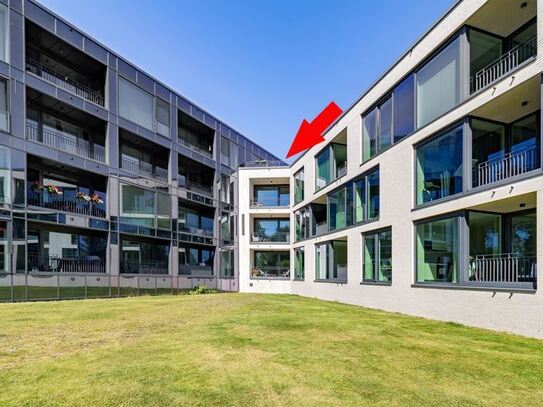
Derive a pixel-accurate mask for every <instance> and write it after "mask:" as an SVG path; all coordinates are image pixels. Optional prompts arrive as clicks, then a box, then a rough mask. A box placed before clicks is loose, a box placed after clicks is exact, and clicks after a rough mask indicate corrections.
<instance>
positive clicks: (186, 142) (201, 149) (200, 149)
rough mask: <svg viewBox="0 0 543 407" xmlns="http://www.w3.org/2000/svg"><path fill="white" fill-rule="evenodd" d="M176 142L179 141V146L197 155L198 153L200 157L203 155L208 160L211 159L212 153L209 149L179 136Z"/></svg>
mask: <svg viewBox="0 0 543 407" xmlns="http://www.w3.org/2000/svg"><path fill="white" fill-rule="evenodd" d="M177 140H178V141H179V144H182V145H184V146H185V147H187V148H189V149H191V150H193V151H196V152H197V153H200V154H202V155H205V156H206V157H208V158H211V159H213V152H212V151H209V149H206V148H205V146H204V145H196V144H193V143H191V142H190V141H189V140H187V139H184V138H183V137H181V136H180V137H179V138H178V139H177Z"/></svg>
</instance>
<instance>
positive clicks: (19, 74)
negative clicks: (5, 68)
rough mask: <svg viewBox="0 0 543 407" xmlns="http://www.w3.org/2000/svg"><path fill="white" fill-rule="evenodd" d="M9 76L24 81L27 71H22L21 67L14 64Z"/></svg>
mask: <svg viewBox="0 0 543 407" xmlns="http://www.w3.org/2000/svg"><path fill="white" fill-rule="evenodd" d="M9 76H11V79H15V80H16V81H19V82H24V80H25V79H24V78H25V73H24V72H23V71H21V70H20V69H18V68H15V67H14V66H12V67H11V68H10V70H9Z"/></svg>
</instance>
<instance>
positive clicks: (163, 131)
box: [156, 98, 170, 138]
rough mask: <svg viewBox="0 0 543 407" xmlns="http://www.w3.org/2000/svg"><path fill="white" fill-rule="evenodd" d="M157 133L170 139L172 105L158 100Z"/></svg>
mask: <svg viewBox="0 0 543 407" xmlns="http://www.w3.org/2000/svg"><path fill="white" fill-rule="evenodd" d="M156 124H157V127H156V130H157V133H158V134H160V135H162V136H164V137H168V138H170V105H169V104H168V103H167V102H165V101H163V100H162V99H159V98H157V99H156Z"/></svg>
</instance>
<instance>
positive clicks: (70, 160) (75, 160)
mask: <svg viewBox="0 0 543 407" xmlns="http://www.w3.org/2000/svg"><path fill="white" fill-rule="evenodd" d="M57 161H60V162H61V163H64V164H67V165H69V166H72V167H75V168H83V167H84V166H85V160H84V159H83V158H80V157H77V156H75V155H72V154H68V153H64V152H62V151H59V152H58V160H57Z"/></svg>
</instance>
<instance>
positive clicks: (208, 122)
mask: <svg viewBox="0 0 543 407" xmlns="http://www.w3.org/2000/svg"><path fill="white" fill-rule="evenodd" d="M204 124H205V125H207V126H209V127H211V128H212V129H213V130H216V129H217V121H216V120H215V119H214V118H213V117H211V116H209V115H207V114H206V115H204Z"/></svg>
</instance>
